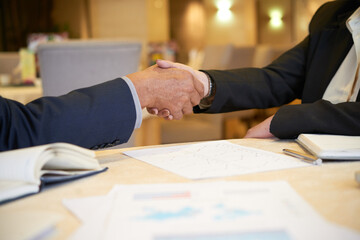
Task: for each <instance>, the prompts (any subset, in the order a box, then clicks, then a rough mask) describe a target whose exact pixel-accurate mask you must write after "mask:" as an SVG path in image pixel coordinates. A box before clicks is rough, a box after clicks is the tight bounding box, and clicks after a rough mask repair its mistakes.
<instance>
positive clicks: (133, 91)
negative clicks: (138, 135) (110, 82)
mask: <svg viewBox="0 0 360 240" xmlns="http://www.w3.org/2000/svg"><path fill="white" fill-rule="evenodd" d="M122 79H124V81H125V82H126V83H127V85H128V86H129V88H130V91H131V94H132V96H133V99H134V105H135V110H136V122H135V128H139V127H140V126H141V122H142V110H141V105H140V100H139V97H138V95H137V92H136V89H135V86H134V84H133V83H132V81H131V80H130V79H129V78H128V77H125V76H124V77H122Z"/></svg>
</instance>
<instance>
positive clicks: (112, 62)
mask: <svg viewBox="0 0 360 240" xmlns="http://www.w3.org/2000/svg"><path fill="white" fill-rule="evenodd" d="M140 54H141V43H139V42H124V41H69V42H61V43H45V44H40V45H39V47H38V57H39V65H40V77H41V79H42V85H43V94H44V96H59V95H63V94H66V93H68V92H70V91H72V90H74V89H78V88H83V87H89V86H92V85H95V84H99V83H102V82H105V81H108V80H112V79H115V78H118V77H122V76H124V75H126V74H129V73H132V72H136V71H137V70H138V67H139V64H140Z"/></svg>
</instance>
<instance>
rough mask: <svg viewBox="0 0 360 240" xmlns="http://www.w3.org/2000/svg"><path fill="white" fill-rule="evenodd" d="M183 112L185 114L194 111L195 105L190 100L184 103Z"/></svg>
mask: <svg viewBox="0 0 360 240" xmlns="http://www.w3.org/2000/svg"><path fill="white" fill-rule="evenodd" d="M182 113H183V114H184V115H185V114H191V113H193V107H192V105H191V103H190V102H189V103H188V104H186V105H184V107H183V109H182Z"/></svg>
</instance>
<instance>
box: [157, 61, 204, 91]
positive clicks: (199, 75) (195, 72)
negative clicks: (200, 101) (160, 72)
mask: <svg viewBox="0 0 360 240" xmlns="http://www.w3.org/2000/svg"><path fill="white" fill-rule="evenodd" d="M156 64H157V65H158V66H159V67H160V68H178V69H182V70H185V71H188V72H189V73H191V74H192V75H193V77H194V78H196V79H198V80H199V81H200V82H201V83H202V84H203V87H204V95H203V96H202V98H203V97H205V96H206V95H208V93H209V80H208V78H207V76H206V74H205V73H203V72H200V71H198V70H195V69H193V68H191V67H189V66H187V65H184V64H181V63H174V62H170V61H166V60H160V59H159V60H157V61H156Z"/></svg>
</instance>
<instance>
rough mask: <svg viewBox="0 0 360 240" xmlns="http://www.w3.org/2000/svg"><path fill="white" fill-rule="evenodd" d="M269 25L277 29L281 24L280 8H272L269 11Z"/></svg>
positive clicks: (281, 14) (281, 13)
mask: <svg viewBox="0 0 360 240" xmlns="http://www.w3.org/2000/svg"><path fill="white" fill-rule="evenodd" d="M269 17H270V27H271V28H273V29H279V28H281V27H282V26H283V24H284V22H283V20H282V17H283V12H282V11H281V10H280V9H272V10H270V11H269Z"/></svg>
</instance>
